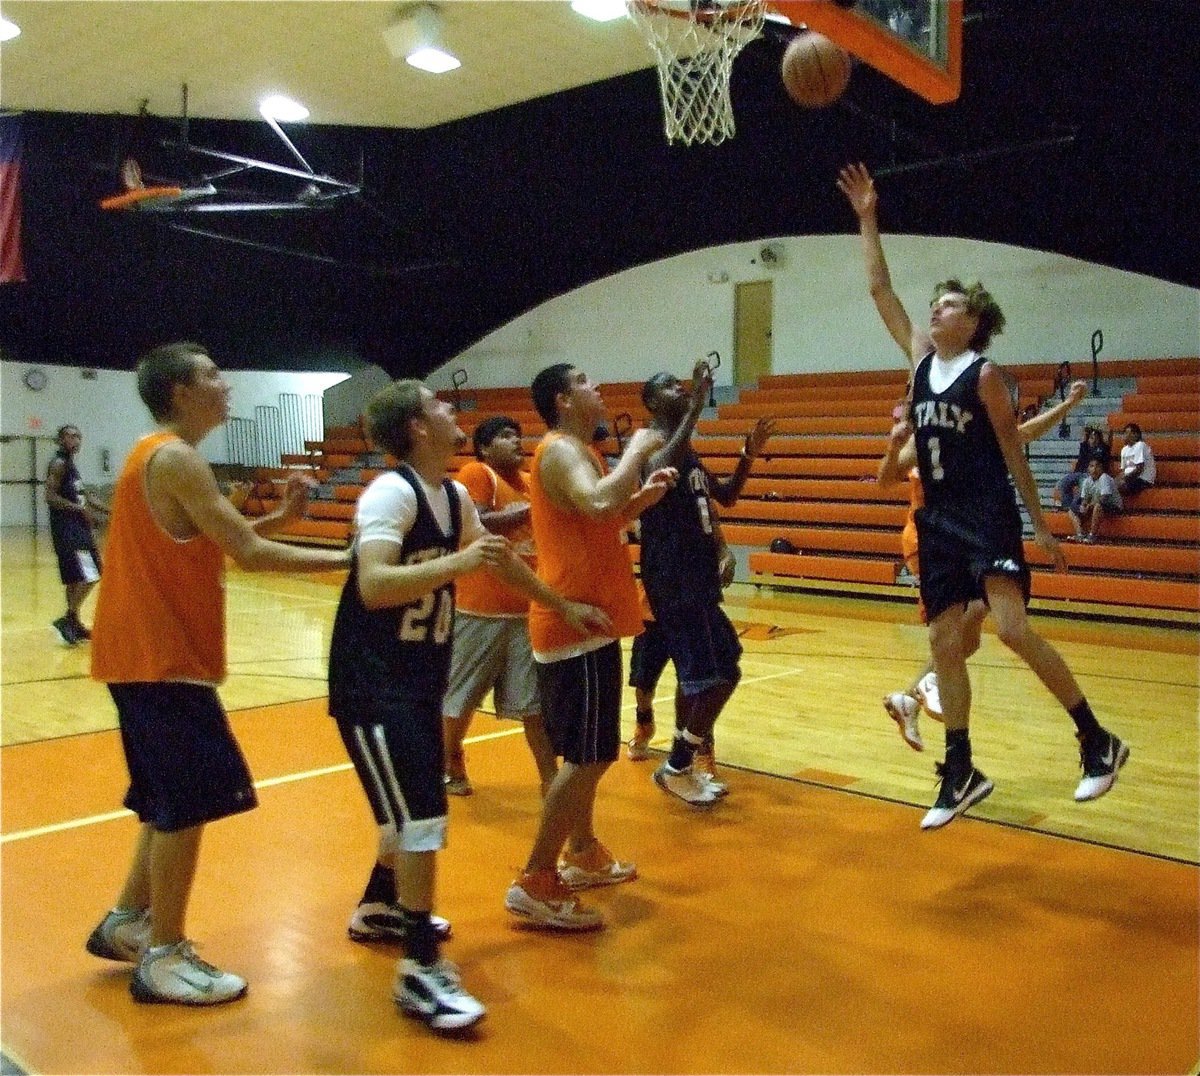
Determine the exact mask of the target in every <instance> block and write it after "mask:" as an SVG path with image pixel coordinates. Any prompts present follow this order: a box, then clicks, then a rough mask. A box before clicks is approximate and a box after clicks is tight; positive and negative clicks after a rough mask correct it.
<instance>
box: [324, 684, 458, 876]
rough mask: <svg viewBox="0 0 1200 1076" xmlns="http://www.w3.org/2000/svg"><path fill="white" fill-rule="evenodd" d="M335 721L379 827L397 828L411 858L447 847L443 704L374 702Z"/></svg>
mask: <svg viewBox="0 0 1200 1076" xmlns="http://www.w3.org/2000/svg"><path fill="white" fill-rule="evenodd" d="M334 716H335V717H336V719H337V726H338V732H340V733H341V736H342V743H344V744H345V745H346V751H347V753H348V754H349V755H350V761H351V762H353V763H354V770H355V772H356V773H357V774H358V779H359V781H360V782H361V783H362V787H363V791H364V792H365V793H366V794H367V801H368V802H369V803H370V804H371V813H372V814H373V815H374V816H375V821H376V823H378V824H379V825H381V826H393V827H394V828H395V830H396V832H397V834H399V842H400V847H401V848H403V849H404V850H405V851H407V852H435V851H437V850H438V849H439V848H443V847H445V844H446V815H447V813H448V808H447V805H446V785H445V782H444V781H443V777H444V776H445V753H444V752H445V748H444V746H443V741H442V703H441V700H440V699H411V700H396V701H387V702H371V703H366V704H364V705H363V706H362V708H361V709H358V710H356V711H355V712H354V713H353V714H352V715H350V716H347V715H346V714H345V713H341V714H336V715H334Z"/></svg>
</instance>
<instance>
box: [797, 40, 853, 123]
mask: <svg viewBox="0 0 1200 1076" xmlns="http://www.w3.org/2000/svg"><path fill="white" fill-rule="evenodd" d="M782 75H783V85H784V87H785V88H786V89H787V92H788V95H789V96H790V97H791V99H792V100H793V101H795V102H796V104H798V105H803V106H804V107H805V108H824V107H825V106H826V105H831V104H833V102H834V101H836V100H837V99H838V98H839V97H841V96H842V91H843V90H845V88H846V83H847V82H849V81H850V57H849V56H848V55H846V53H845V52H843V51H842V49H841V48H839V47H838V46H837V45H835V44H834V43H833V42H832V41H830V40H829V38H827V37H825V36H824V35H823V34H818V33H815V32H813V31H812V30H808V31H805V32H804V33H802V34H799V35H797V36H796V37H794V38H792V40H791V41H790V42H789V43H788V47H787V49H786V50H784V53H783V69H782Z"/></svg>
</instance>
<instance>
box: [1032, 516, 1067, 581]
mask: <svg viewBox="0 0 1200 1076" xmlns="http://www.w3.org/2000/svg"><path fill="white" fill-rule="evenodd" d="M1033 540H1034V541H1035V542H1036V543H1037V544H1038V546H1039V547H1040V548H1041V550H1042V552H1043V553H1045V554H1046V556H1048V557H1049V558H1050V560H1051V561H1052V562H1053V564H1054V570H1055V571H1056V572H1065V571H1066V570H1067V557H1066V554H1065V553H1063V551H1062V546H1060V545H1059V544H1058V539H1057V538H1055V537H1054V535H1053V534H1051V533H1050V531H1049V529H1048V528H1047V527H1045V526H1043V527H1040V528H1038V527H1035V528H1034V531H1033Z"/></svg>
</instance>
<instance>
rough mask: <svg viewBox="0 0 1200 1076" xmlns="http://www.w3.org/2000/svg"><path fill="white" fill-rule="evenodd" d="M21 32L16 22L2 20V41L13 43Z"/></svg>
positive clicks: (0, 20) (0, 28)
mask: <svg viewBox="0 0 1200 1076" xmlns="http://www.w3.org/2000/svg"><path fill="white" fill-rule="evenodd" d="M20 32H21V28H20V27H19V26H18V25H17V24H16V23H15V22H9V21H8V19H5V18H0V41H11V40H12V39H13V38H14V37H16V36H17V35H18V34H20Z"/></svg>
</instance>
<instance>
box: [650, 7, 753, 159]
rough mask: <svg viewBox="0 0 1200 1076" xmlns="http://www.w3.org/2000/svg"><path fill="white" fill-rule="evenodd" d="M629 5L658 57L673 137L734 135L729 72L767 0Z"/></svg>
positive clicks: (714, 139) (716, 140)
mask: <svg viewBox="0 0 1200 1076" xmlns="http://www.w3.org/2000/svg"><path fill="white" fill-rule="evenodd" d="M626 8H627V9H628V11H629V15H630V17H631V18H632V19H633V21H634V22H635V23H636V24H637V26H638V28H639V29H640V30H641V31H642V33H643V34H644V35H645V37H646V40H647V42H648V43H649V45H650V47H651V49H653V50H654V56H655V59H656V60H657V62H658V84H659V88H660V89H661V90H662V99H663V118H664V120H665V127H666V132H667V141H668V142H676V141H679V142H682V143H683V144H684V145H686V146H690V145H692V144H693V143H695V142H707V143H709V144H710V145H714V146H715V145H719V144H720V143H721V142H724V141H725V139H727V138H732V137H733V135H734V133H735V130H736V128H735V126H734V122H733V101H732V100H731V98H730V96H729V75H730V72H731V71H732V70H733V61H734V59H735V58H736V57H737V54H738V53H739V52H741V51H742V49H743V48H744V47H745V46H746V45H747V44H749V43H750V42H751V41H753V40H754V39H755V38H756V37H758V35H759V33H760V32H761V30H762V24H763V14H764V12H765V9H766V0H626Z"/></svg>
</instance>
